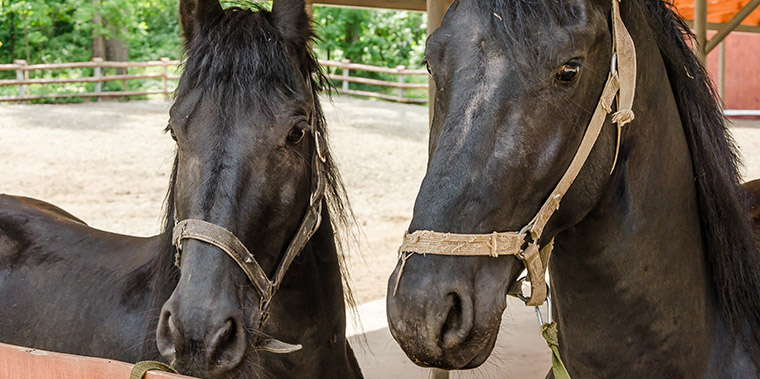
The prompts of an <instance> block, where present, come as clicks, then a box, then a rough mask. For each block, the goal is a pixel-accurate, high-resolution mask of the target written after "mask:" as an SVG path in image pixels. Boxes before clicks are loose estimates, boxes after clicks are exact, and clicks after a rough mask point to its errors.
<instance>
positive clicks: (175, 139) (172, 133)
mask: <svg viewBox="0 0 760 379" xmlns="http://www.w3.org/2000/svg"><path fill="white" fill-rule="evenodd" d="M168 129H169V135H170V136H172V139H173V140H174V142H177V135H176V134H174V128H172V127H171V126H170V127H168Z"/></svg>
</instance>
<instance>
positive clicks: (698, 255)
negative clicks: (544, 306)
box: [550, 15, 717, 377]
mask: <svg viewBox="0 0 760 379" xmlns="http://www.w3.org/2000/svg"><path fill="white" fill-rule="evenodd" d="M634 16H635V15H634ZM638 21H639V22H640V24H639V25H646V21H645V20H638ZM633 22H636V20H634V21H633ZM627 23H628V25H635V24H633V23H631V21H628V22H627ZM631 32H632V33H633V34H634V35H633V38H634V40H635V41H636V46H637V54H638V56H639V58H638V65H639V80H638V84H637V93H636V103H635V104H634V107H633V109H634V111H635V112H636V120H635V122H634V123H632V124H629V125H628V126H626V127H624V131H623V137H622V138H623V145H622V147H621V157H620V160H619V161H618V163H617V167H616V168H615V172H614V173H613V174H612V176H611V177H610V179H609V183H608V185H607V188H606V190H605V193H604V195H603V196H602V198H601V199H600V201H599V203H598V205H597V206H596V208H595V209H594V210H592V211H591V213H590V214H589V215H588V216H587V217H586V218H585V219H584V221H582V222H581V223H580V224H579V225H577V226H576V227H574V228H572V229H571V230H570V231H567V232H564V233H561V234H559V235H558V236H557V237H556V244H555V253H554V254H553V256H552V261H551V266H550V272H551V281H552V283H553V293H554V296H555V301H554V304H555V309H554V311H555V312H554V313H555V317H556V318H557V320H558V323H559V331H560V346H561V351H562V357H563V359H565V361H566V363H567V365H568V366H569V367H568V368H569V370H570V372H573V373H574V375H575V376H579V377H599V376H602V377H643V376H644V375H649V376H651V375H652V374H655V372H656V370H662V371H661V372H657V373H656V374H655V376H658V377H660V376H661V377H699V376H702V373H703V372H704V370H705V366H706V364H707V361H708V357H709V355H710V343H711V333H712V330H713V328H714V326H715V325H714V322H715V321H714V320H715V314H716V313H717V312H714V311H713V309H714V307H715V301H714V299H713V296H712V290H711V287H710V286H711V285H710V281H709V276H708V271H707V267H706V264H705V257H704V251H703V244H702V238H701V235H700V221H699V210H698V203H697V199H696V189H695V186H694V179H693V170H692V163H691V157H690V154H689V148H688V145H687V141H686V136H685V134H684V131H683V128H682V125H681V121H680V116H679V113H678V109H677V106H676V102H675V100H674V97H673V94H672V91H671V90H670V87H669V85H668V78H667V72H666V70H665V66H664V63H663V62H662V58H661V56H660V52H659V49H658V48H657V45H656V43H655V42H654V40H653V39H652V38H651V36H649V35H648V31H647V28H643V27H642V28H632V29H631Z"/></svg>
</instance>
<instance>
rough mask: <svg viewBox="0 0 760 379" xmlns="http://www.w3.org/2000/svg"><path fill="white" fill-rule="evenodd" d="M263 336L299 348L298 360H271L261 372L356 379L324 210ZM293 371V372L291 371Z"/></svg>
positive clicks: (285, 356) (333, 246)
mask: <svg viewBox="0 0 760 379" xmlns="http://www.w3.org/2000/svg"><path fill="white" fill-rule="evenodd" d="M271 312H272V317H271V318H270V321H269V323H268V324H267V326H266V327H265V329H264V332H265V333H267V334H271V335H274V336H276V337H277V338H278V339H281V340H283V341H285V342H290V343H299V344H302V345H303V350H302V351H301V352H299V353H298V354H295V355H293V354H281V355H270V356H272V360H271V361H269V362H263V365H264V366H265V367H266V366H268V369H267V370H265V372H271V373H279V374H278V375H282V376H283V377H289V376H291V375H293V372H298V373H304V372H310V373H314V376H315V377H341V378H343V377H345V378H349V377H357V376H358V375H357V374H358V373H359V368H358V365H357V364H356V361H355V359H354V356H353V352H352V351H351V349H350V347H349V346H348V343H347V340H346V311H345V303H344V296H343V281H342V276H341V269H340V261H339V259H338V253H337V249H336V244H335V233H334V232H333V228H332V225H331V223H330V216H329V212H328V211H327V207H323V210H322V223H321V226H320V227H319V229H318V230H317V232H316V233H315V234H314V236H312V238H311V239H310V240H309V243H308V244H307V245H306V247H304V249H303V251H302V252H301V253H300V254H299V256H298V257H297V258H296V260H295V261H294V262H293V265H291V267H290V269H289V270H288V272H287V273H286V274H285V278H284V280H283V284H282V287H280V289H279V290H278V291H277V294H276V295H275V297H274V299H273V303H272V309H271ZM293 367H298V369H297V370H293Z"/></svg>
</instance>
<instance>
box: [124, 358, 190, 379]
mask: <svg viewBox="0 0 760 379" xmlns="http://www.w3.org/2000/svg"><path fill="white" fill-rule="evenodd" d="M148 371H161V372H169V373H172V374H179V373H178V372H177V370H175V369H173V368H171V366H169V365H167V364H166V363H163V362H158V361H142V362H137V363H135V365H134V366H133V367H132V371H131V372H130V373H129V379H143V378H144V377H145V374H147V373H148Z"/></svg>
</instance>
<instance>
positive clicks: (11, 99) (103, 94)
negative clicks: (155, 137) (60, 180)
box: [0, 91, 164, 378]
mask: <svg viewBox="0 0 760 379" xmlns="http://www.w3.org/2000/svg"><path fill="white" fill-rule="evenodd" d="M163 94H164V91H118V92H100V93H95V92H81V93H56V94H48V95H32V96H24V97H0V102H3V101H9V102H14V101H26V100H42V99H63V98H67V97H131V96H147V95H163ZM0 378H2V376H0Z"/></svg>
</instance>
